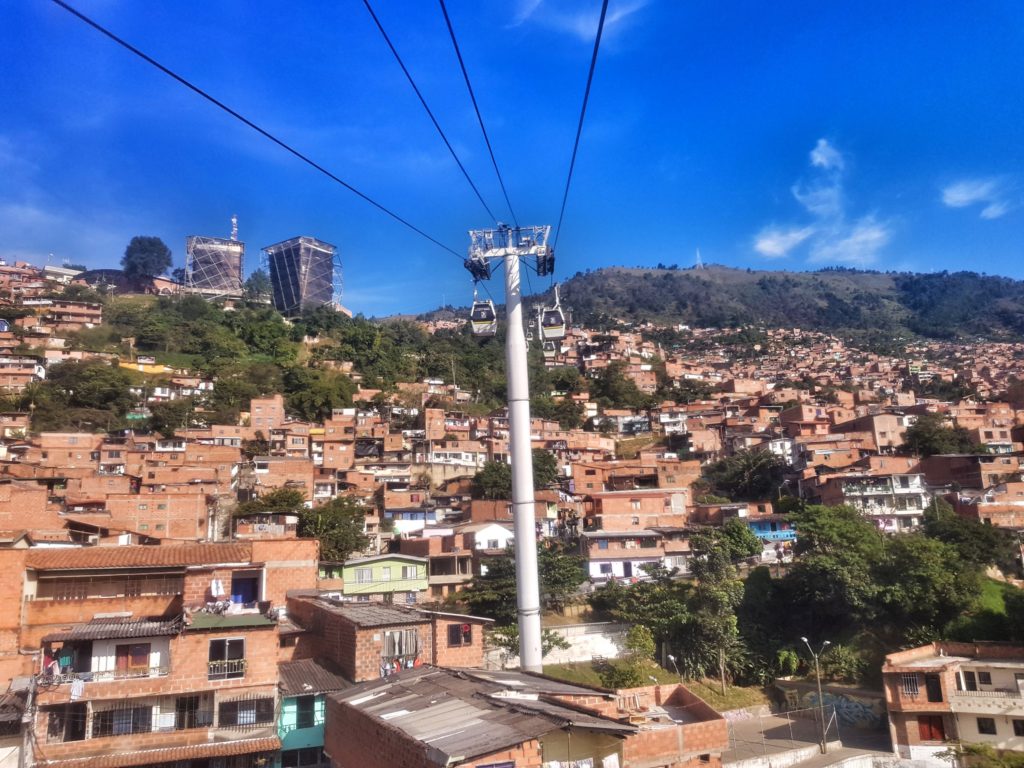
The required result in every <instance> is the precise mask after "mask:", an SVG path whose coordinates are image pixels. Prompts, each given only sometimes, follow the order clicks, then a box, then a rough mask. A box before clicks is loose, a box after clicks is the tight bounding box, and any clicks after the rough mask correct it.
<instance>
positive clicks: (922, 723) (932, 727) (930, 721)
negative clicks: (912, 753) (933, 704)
mask: <svg viewBox="0 0 1024 768" xmlns="http://www.w3.org/2000/svg"><path fill="white" fill-rule="evenodd" d="M917 732H918V736H920V737H921V741H945V740H946V726H945V725H944V724H943V722H942V716H941V715H918V716H917Z"/></svg>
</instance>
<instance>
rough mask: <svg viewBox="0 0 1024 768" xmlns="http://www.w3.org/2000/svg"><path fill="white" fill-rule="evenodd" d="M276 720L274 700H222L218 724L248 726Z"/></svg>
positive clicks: (223, 725)
mask: <svg viewBox="0 0 1024 768" xmlns="http://www.w3.org/2000/svg"><path fill="white" fill-rule="evenodd" d="M272 722H274V700H273V699H270V698H266V699H240V700H237V701H224V702H221V705H220V709H219V722H218V725H219V726H220V727H221V728H223V727H225V726H247V725H266V724H268V723H272Z"/></svg>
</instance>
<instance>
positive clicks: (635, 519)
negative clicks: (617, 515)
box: [631, 515, 640, 525]
mask: <svg viewBox="0 0 1024 768" xmlns="http://www.w3.org/2000/svg"><path fill="white" fill-rule="evenodd" d="M631 522H632V523H633V525H640V515H633V519H632V521H631Z"/></svg>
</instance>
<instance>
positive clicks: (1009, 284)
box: [531, 265, 1024, 340]
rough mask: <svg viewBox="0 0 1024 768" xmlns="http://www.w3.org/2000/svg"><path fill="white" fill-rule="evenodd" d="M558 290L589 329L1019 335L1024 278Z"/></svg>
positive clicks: (837, 274)
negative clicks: (640, 325)
mask: <svg viewBox="0 0 1024 768" xmlns="http://www.w3.org/2000/svg"><path fill="white" fill-rule="evenodd" d="M561 295H562V301H563V304H565V305H566V306H568V307H571V309H572V313H573V320H574V321H575V322H579V323H583V324H592V325H606V324H608V323H609V322H610V321H612V320H613V319H618V320H624V321H627V322H643V321H652V322H656V323H662V324H679V323H681V324H685V325H690V326H693V327H734V326H737V325H748V324H754V325H765V326H768V327H791V328H792V327H798V328H803V329H806V330H818V331H830V332H836V333H844V332H846V333H851V334H853V335H864V336H876V335H881V336H885V337H888V338H893V337H897V336H923V337H927V338H934V339H956V338H976V337H984V338H988V339H1001V340H1024V281H1020V280H1014V279H1012V278H1008V277H997V276H989V275H979V274H977V273H974V272H953V273H947V272H937V273H930V274H915V273H909V272H898V273H897V272H873V271H862V270H853V269H844V268H829V269H823V270H819V271H816V272H784V271H768V270H747V269H735V268H731V267H723V266H718V265H711V266H707V267H705V268H703V269H693V268H691V269H675V268H641V267H637V268H633V267H630V268H625V267H609V268H604V269H598V270H594V271H593V272H586V273H580V272H577V273H576V274H575V275H574V276H573V277H571V278H569V279H568V280H566V281H565V282H563V283H562V287H561ZM542 297H545V298H546V294H540V295H538V296H535V297H531V298H532V299H533V300H540V299H541V298H542Z"/></svg>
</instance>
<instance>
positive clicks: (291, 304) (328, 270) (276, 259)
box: [263, 237, 342, 316]
mask: <svg viewBox="0 0 1024 768" xmlns="http://www.w3.org/2000/svg"><path fill="white" fill-rule="evenodd" d="M263 257H264V261H265V266H266V271H267V274H268V275H269V276H270V284H271V286H272V287H273V290H274V306H275V307H276V308H277V310H278V312H280V313H281V314H283V315H285V316H295V315H298V314H299V313H301V312H302V311H303V310H304V309H313V308H315V307H321V306H333V307H335V308H338V307H340V306H341V290H342V282H341V257H340V256H339V255H338V249H337V248H336V247H334V246H333V245H331V244H330V243H325V242H323V241H322V240H317V239H316V238H315V237H293V238H292V239H290V240H285V241H283V242H280V243H275V244H274V245H268V246H267V247H266V248H264V249H263Z"/></svg>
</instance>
